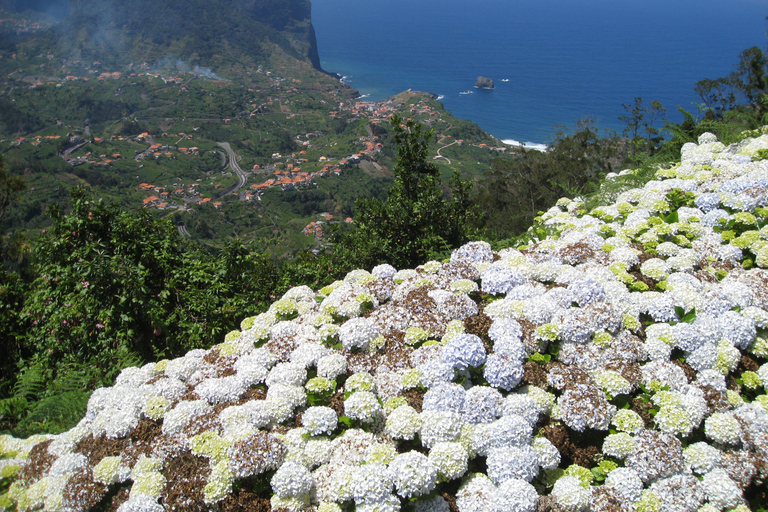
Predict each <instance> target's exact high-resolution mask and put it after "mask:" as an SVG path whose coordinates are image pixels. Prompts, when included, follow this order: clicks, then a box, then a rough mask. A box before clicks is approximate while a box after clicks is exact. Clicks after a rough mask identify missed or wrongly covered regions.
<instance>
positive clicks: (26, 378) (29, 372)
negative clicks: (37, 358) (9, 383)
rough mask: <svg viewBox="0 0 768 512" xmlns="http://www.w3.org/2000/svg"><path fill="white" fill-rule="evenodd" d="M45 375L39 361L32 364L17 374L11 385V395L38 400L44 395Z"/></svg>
mask: <svg viewBox="0 0 768 512" xmlns="http://www.w3.org/2000/svg"><path fill="white" fill-rule="evenodd" d="M46 380H47V379H46V376H45V372H44V370H43V366H42V365H41V364H40V363H36V364H33V365H32V366H29V367H27V368H26V370H24V371H23V372H22V373H20V374H19V375H18V379H17V380H16V384H14V386H13V396H14V397H23V398H26V399H28V400H38V399H40V398H42V397H43V396H45V390H46Z"/></svg>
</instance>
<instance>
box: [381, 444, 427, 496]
mask: <svg viewBox="0 0 768 512" xmlns="http://www.w3.org/2000/svg"><path fill="white" fill-rule="evenodd" d="M389 470H390V472H391V475H392V478H393V481H394V484H395V489H396V491H397V494H398V495H400V496H402V497H403V498H410V497H412V496H421V495H424V494H428V493H429V492H430V491H431V490H432V489H434V488H435V485H437V468H436V467H435V466H434V465H433V464H432V463H431V462H430V461H429V459H428V458H427V457H426V456H425V455H423V454H421V453H419V452H415V451H410V452H406V453H401V454H400V455H398V456H397V457H395V460H393V461H392V463H390V465H389Z"/></svg>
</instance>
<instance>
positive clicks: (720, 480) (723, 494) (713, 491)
mask: <svg viewBox="0 0 768 512" xmlns="http://www.w3.org/2000/svg"><path fill="white" fill-rule="evenodd" d="M701 486H702V488H703V490H704V494H705V495H706V497H707V500H708V501H709V503H710V504H712V505H714V506H715V507H717V508H718V510H722V509H725V508H730V507H735V506H736V505H739V504H741V503H742V500H743V497H742V492H741V489H740V488H739V486H738V485H737V484H736V482H734V481H733V480H732V479H731V478H730V477H729V476H728V473H727V472H726V471H725V470H724V469H722V468H716V469H713V470H712V471H710V472H709V473H707V474H706V475H704V479H703V480H702V482H701Z"/></svg>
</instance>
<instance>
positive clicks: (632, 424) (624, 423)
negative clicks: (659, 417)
mask: <svg viewBox="0 0 768 512" xmlns="http://www.w3.org/2000/svg"><path fill="white" fill-rule="evenodd" d="M611 424H612V425H613V426H614V427H616V430H620V431H622V432H629V433H630V434H637V433H638V432H640V431H641V430H642V429H644V428H645V422H643V418H641V417H640V415H639V414H637V413H636V412H635V411H633V410H631V409H619V410H618V411H616V414H614V415H613V418H611Z"/></svg>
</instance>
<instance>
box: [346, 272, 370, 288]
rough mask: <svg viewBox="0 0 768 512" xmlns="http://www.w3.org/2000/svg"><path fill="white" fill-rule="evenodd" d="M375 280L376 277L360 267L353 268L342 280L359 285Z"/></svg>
mask: <svg viewBox="0 0 768 512" xmlns="http://www.w3.org/2000/svg"><path fill="white" fill-rule="evenodd" d="M375 280H376V277H375V276H374V275H373V274H371V273H370V272H368V271H367V270H362V269H356V270H353V271H351V272H349V273H348V274H347V275H346V276H345V277H344V282H346V283H352V284H358V285H360V286H364V285H366V284H368V283H372V282H373V281H375Z"/></svg>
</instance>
